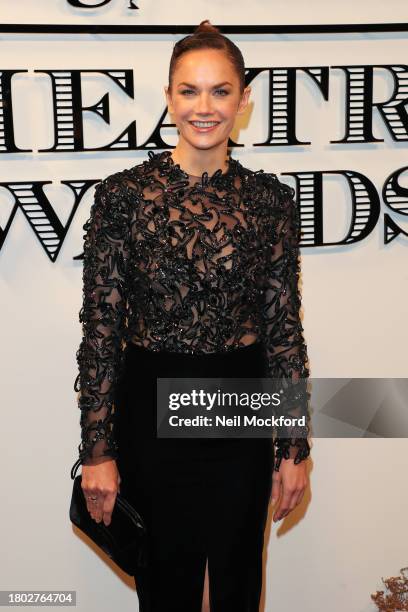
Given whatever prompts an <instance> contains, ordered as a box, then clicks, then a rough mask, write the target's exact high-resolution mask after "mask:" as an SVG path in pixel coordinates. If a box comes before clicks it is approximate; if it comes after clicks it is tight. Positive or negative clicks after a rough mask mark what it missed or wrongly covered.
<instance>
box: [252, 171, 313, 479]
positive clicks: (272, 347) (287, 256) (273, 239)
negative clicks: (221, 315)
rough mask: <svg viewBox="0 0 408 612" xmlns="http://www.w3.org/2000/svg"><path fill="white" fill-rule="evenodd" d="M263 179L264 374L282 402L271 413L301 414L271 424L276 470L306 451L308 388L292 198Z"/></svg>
mask: <svg viewBox="0 0 408 612" xmlns="http://www.w3.org/2000/svg"><path fill="white" fill-rule="evenodd" d="M268 183H269V187H272V189H271V191H270V192H269V193H270V194H272V195H271V196H270V200H269V207H270V208H269V211H270V212H269V215H268V222H267V223H266V229H267V235H266V238H265V240H266V266H265V277H264V279H265V284H264V296H265V300H264V308H263V314H264V323H265V325H264V346H265V350H266V365H267V376H268V377H271V378H276V379H278V378H279V391H281V392H282V391H283V393H281V399H284V401H283V402H282V403H281V404H280V405H279V406H278V407H277V409H275V416H277V417H279V416H287V417H301V416H303V415H304V416H305V425H304V426H301V425H299V424H296V425H293V426H290V425H289V426H285V425H282V426H280V425H279V426H278V427H277V428H276V433H277V436H276V438H275V440H274V446H275V458H276V460H275V470H276V471H279V467H280V464H281V461H282V458H285V459H289V458H292V459H293V458H294V462H295V463H296V464H297V463H299V462H300V461H302V460H303V459H306V458H307V457H308V456H309V454H310V447H309V443H308V440H307V437H308V434H309V426H308V422H309V421H310V415H309V411H308V401H309V397H310V393H309V392H308V391H307V378H308V376H309V370H308V368H307V365H306V363H307V361H308V357H307V347H306V344H305V341H304V338H303V333H302V332H303V327H302V323H301V321H300V314H299V310H300V307H301V297H300V292H299V288H298V281H299V272H300V262H299V242H300V237H301V232H300V215H299V210H298V208H297V206H296V204H295V202H294V200H293V196H294V193H295V192H294V189H292V187H290V186H289V185H286V184H284V183H281V182H280V181H279V180H278V179H277V177H276V176H275V175H271V174H269V175H268Z"/></svg>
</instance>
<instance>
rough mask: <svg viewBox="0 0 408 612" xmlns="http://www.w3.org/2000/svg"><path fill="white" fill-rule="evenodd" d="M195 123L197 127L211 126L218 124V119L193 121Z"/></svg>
mask: <svg viewBox="0 0 408 612" xmlns="http://www.w3.org/2000/svg"><path fill="white" fill-rule="evenodd" d="M191 123H192V124H193V125H195V126H197V127H204V128H205V127H210V126H212V125H217V123H218V121H192V122H191Z"/></svg>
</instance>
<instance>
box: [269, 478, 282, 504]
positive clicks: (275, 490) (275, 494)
mask: <svg viewBox="0 0 408 612" xmlns="http://www.w3.org/2000/svg"><path fill="white" fill-rule="evenodd" d="M280 494H281V480H278V479H274V480H273V481H272V492H271V503H272V505H273V504H275V503H276V502H277V501H278V499H279V497H280Z"/></svg>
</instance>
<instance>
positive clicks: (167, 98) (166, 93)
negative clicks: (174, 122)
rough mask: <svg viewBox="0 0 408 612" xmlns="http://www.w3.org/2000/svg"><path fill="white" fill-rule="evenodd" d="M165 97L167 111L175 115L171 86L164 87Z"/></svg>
mask: <svg viewBox="0 0 408 612" xmlns="http://www.w3.org/2000/svg"><path fill="white" fill-rule="evenodd" d="M164 95H165V97H166V102H167V110H168V112H169V113H170V114H172V113H173V104H172V102H171V95H170V90H169V86H168V85H165V86H164Z"/></svg>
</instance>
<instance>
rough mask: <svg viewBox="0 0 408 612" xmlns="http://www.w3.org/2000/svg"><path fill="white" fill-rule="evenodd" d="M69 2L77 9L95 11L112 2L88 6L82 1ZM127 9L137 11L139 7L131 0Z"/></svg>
mask: <svg viewBox="0 0 408 612" xmlns="http://www.w3.org/2000/svg"><path fill="white" fill-rule="evenodd" d="M67 2H68V4H70V5H71V6H74V7H75V8H84V9H95V8H99V7H101V6H105V5H106V4H109V2H111V0H97V4H87V3H86V2H82V0H67ZM127 8H128V9H131V10H137V9H138V8H139V7H138V6H136V4H135V3H134V2H133V0H129V5H128V7H127Z"/></svg>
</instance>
